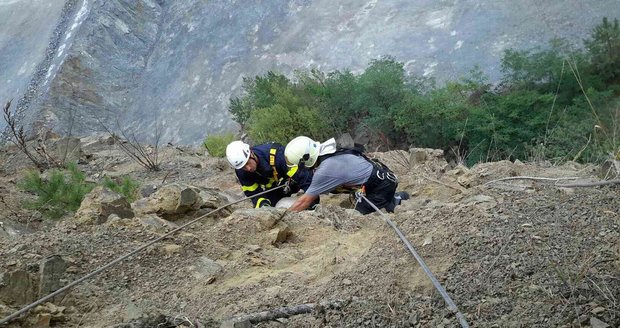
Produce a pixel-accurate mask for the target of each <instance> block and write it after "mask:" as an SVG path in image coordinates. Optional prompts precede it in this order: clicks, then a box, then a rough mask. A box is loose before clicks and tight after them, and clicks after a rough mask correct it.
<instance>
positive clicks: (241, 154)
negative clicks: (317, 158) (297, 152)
mask: <svg viewBox="0 0 620 328" xmlns="http://www.w3.org/2000/svg"><path fill="white" fill-rule="evenodd" d="M226 159H228V162H229V163H230V165H231V166H232V167H233V168H234V169H235V173H236V175H237V179H238V180H239V183H241V189H242V190H243V193H244V194H245V195H246V196H247V197H251V196H253V195H256V194H258V193H260V192H262V191H266V190H269V189H272V188H274V187H277V186H280V185H282V184H287V186H286V187H284V188H281V189H278V190H274V191H272V192H268V193H266V194H264V195H261V196H259V197H254V198H252V203H253V204H254V207H255V208H259V207H263V206H276V203H277V202H278V201H279V200H280V199H282V198H284V197H289V196H290V195H292V194H295V193H297V192H298V191H299V190H300V189H303V190H306V189H307V188H308V187H309V186H310V183H311V182H312V171H310V170H308V169H301V168H299V167H298V166H293V167H289V166H288V165H287V164H286V160H285V158H284V146H282V145H280V144H278V143H266V144H262V145H257V146H254V147H250V145H248V144H247V143H245V142H243V141H233V142H231V143H230V144H229V145H228V146H227V147H226ZM316 203H318V201H317V202H316Z"/></svg>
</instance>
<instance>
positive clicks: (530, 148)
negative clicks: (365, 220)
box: [229, 19, 620, 164]
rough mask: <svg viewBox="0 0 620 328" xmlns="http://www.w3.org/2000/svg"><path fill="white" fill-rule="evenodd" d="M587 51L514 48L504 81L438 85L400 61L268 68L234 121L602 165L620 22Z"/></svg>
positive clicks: (463, 152) (255, 132) (618, 124)
mask: <svg viewBox="0 0 620 328" xmlns="http://www.w3.org/2000/svg"><path fill="white" fill-rule="evenodd" d="M584 45H585V48H584V49H583V50H574V49H571V48H570V47H569V46H568V44H567V42H566V41H564V40H553V41H551V42H550V44H549V47H547V48H546V49H540V48H535V49H530V50H524V51H517V50H512V49H510V50H506V51H505V52H504V55H503V58H502V62H501V63H502V73H503V78H502V80H501V82H500V83H499V84H498V85H496V86H492V85H491V84H490V83H489V81H488V79H487V78H486V77H485V76H484V75H483V74H482V73H481V71H480V69H479V68H474V69H472V70H471V72H470V74H469V75H468V76H466V77H464V78H462V79H461V80H459V81H449V82H447V83H445V85H443V86H437V85H436V84H435V82H434V81H433V80H431V79H425V78H422V77H418V76H410V75H408V74H407V73H406V71H405V70H404V67H403V63H401V62H398V61H396V60H395V59H394V58H391V57H384V58H381V59H378V60H373V61H371V62H370V64H369V65H368V67H366V69H365V71H364V72H362V73H361V74H354V73H352V72H351V71H349V70H343V71H334V72H329V73H326V72H321V71H319V70H316V69H314V70H310V71H299V72H297V73H296V76H295V78H294V79H289V78H287V77H286V76H284V75H283V74H280V73H277V72H269V73H267V74H266V75H264V76H256V77H254V78H245V79H244V93H243V94H242V95H241V96H239V97H236V98H234V99H231V102H230V106H229V110H230V112H231V114H232V115H233V118H234V119H235V120H236V121H237V122H238V123H239V124H240V125H241V126H242V128H243V129H244V130H245V131H246V132H247V133H248V135H249V136H250V138H251V139H252V140H253V141H255V142H265V141H278V142H281V143H286V142H287V141H288V140H290V139H292V138H293V137H295V136H297V135H300V134H302V135H307V136H310V137H313V138H316V139H318V140H323V139H325V138H328V137H331V136H337V135H339V134H341V133H343V132H352V131H356V130H358V129H361V128H364V129H366V130H368V129H370V130H372V131H373V132H375V133H376V135H377V136H378V137H379V138H380V139H379V140H381V141H382V143H383V144H384V145H386V146H388V147H406V146H408V145H415V146H417V147H430V148H440V149H444V150H452V151H453V152H454V153H455V154H457V155H458V156H460V157H461V159H462V160H466V161H467V162H468V163H470V164H471V163H475V162H480V161H490V160H500V159H516V158H520V159H545V160H554V161H562V160H578V161H598V160H600V159H603V158H606V157H608V156H609V153H616V152H618V148H619V147H620V97H619V95H620V28H619V26H618V20H617V19H615V20H613V22H611V21H609V20H608V19H604V20H603V21H602V23H601V24H599V25H598V26H596V27H595V28H594V29H593V31H592V33H591V36H590V38H589V39H587V40H584Z"/></svg>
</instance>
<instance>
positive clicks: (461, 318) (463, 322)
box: [359, 194, 469, 328]
mask: <svg viewBox="0 0 620 328" xmlns="http://www.w3.org/2000/svg"><path fill="white" fill-rule="evenodd" d="M359 196H360V197H361V198H362V199H363V200H365V201H366V202H367V203H368V204H370V206H372V208H374V209H375V211H377V212H378V213H379V214H381V216H382V217H383V220H385V222H387V224H389V225H390V227H392V229H394V231H396V234H398V237H400V240H402V242H403V243H404V244H405V246H407V249H409V252H411V254H412V255H413V257H415V259H416V260H417V261H418V263H420V266H422V269H424V272H425V273H426V275H427V276H428V277H429V278H430V279H431V281H432V282H433V285H434V286H435V288H436V289H437V290H438V291H439V293H440V294H441V296H442V297H443V299H444V300H445V301H446V303H447V304H448V308H449V309H450V310H451V311H452V312H453V313H455V314H456V318H457V319H458V320H459V323H460V324H461V327H463V328H469V324H468V323H467V320H465V316H463V314H462V313H461V312H460V311H459V309H458V308H457V307H456V304H454V301H452V299H451V298H450V295H448V293H447V292H446V290H445V289H444V288H443V286H441V284H440V283H439V281H438V280H437V278H435V275H433V272H432V271H431V269H429V267H428V266H427V265H426V263H424V259H422V257H421V256H420V255H419V254H418V252H416V251H415V249H414V248H413V246H411V243H409V241H408V240H407V238H406V237H405V235H403V233H402V232H401V231H400V229H398V227H397V226H396V225H395V224H394V222H392V220H390V218H389V217H388V216H387V215H385V213H383V212H381V211H380V210H379V209H378V208H377V206H375V204H373V203H372V202H371V201H369V200H368V198H366V196H364V195H361V194H360V195H359Z"/></svg>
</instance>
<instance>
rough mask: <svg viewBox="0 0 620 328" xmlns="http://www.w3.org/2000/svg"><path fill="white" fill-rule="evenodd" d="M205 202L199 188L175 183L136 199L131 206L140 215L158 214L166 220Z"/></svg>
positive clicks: (175, 217) (194, 208)
mask: <svg viewBox="0 0 620 328" xmlns="http://www.w3.org/2000/svg"><path fill="white" fill-rule="evenodd" d="M203 204H204V201H203V199H202V196H201V195H200V189H199V188H197V187H193V186H189V185H185V184H180V183H173V184H169V185H165V186H162V187H161V188H159V190H157V191H156V192H154V193H153V194H151V195H150V196H149V197H146V198H142V199H139V200H137V201H135V202H134V203H133V204H131V207H132V208H133V210H134V211H135V213H136V215H138V216H143V215H145V214H157V215H159V216H161V217H162V218H164V219H166V220H175V219H178V218H179V217H180V216H181V215H183V214H186V213H187V212H190V211H196V210H198V209H199V208H200V207H201V206H202V205H203Z"/></svg>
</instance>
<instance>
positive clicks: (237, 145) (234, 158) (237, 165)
mask: <svg viewBox="0 0 620 328" xmlns="http://www.w3.org/2000/svg"><path fill="white" fill-rule="evenodd" d="M251 153H252V152H251V151H250V145H248V144H246V143H245V142H243V141H240V140H237V141H233V142H231V143H229V144H228V146H226V159H227V160H228V163H229V164H230V166H232V167H233V168H234V169H237V170H239V169H241V168H242V167H244V166H245V164H247V163H248V160H249V159H250V154H251Z"/></svg>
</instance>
